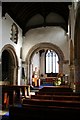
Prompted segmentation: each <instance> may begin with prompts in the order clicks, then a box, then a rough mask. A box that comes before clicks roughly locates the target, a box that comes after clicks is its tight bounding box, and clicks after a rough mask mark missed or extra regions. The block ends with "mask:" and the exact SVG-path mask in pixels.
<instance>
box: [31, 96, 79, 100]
mask: <svg viewBox="0 0 80 120" xmlns="http://www.w3.org/2000/svg"><path fill="white" fill-rule="evenodd" d="M31 99H48V100H70V101H80V96H78V95H63V96H62V95H31Z"/></svg>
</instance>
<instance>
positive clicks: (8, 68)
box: [2, 44, 18, 85]
mask: <svg viewBox="0 0 80 120" xmlns="http://www.w3.org/2000/svg"><path fill="white" fill-rule="evenodd" d="M17 80H18V59H17V56H16V53H15V49H14V47H13V46H12V45H10V44H8V45H5V46H4V47H3V48H2V82H3V84H7V85H8V84H10V85H17V83H18V81H17Z"/></svg>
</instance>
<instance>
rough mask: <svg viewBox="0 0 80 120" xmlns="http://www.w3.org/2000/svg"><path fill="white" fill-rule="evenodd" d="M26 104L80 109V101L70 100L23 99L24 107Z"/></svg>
mask: <svg viewBox="0 0 80 120" xmlns="http://www.w3.org/2000/svg"><path fill="white" fill-rule="evenodd" d="M24 104H31V105H43V106H62V107H78V108H80V101H70V100H44V99H23V101H22V105H24Z"/></svg>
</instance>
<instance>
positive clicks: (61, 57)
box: [25, 42, 64, 81]
mask: <svg viewBox="0 0 80 120" xmlns="http://www.w3.org/2000/svg"><path fill="white" fill-rule="evenodd" d="M42 49H45V50H46V49H51V50H54V51H55V52H56V53H57V55H58V57H59V64H60V72H63V63H64V54H63V52H62V51H61V49H60V48H59V47H58V46H56V45H54V44H52V43H45V42H43V43H38V44H36V45H34V46H33V47H32V48H31V49H30V50H29V52H28V54H27V57H26V60H25V62H26V63H25V64H26V71H27V73H26V76H27V77H28V80H29V81H30V65H31V58H32V56H33V55H34V53H35V52H38V51H39V50H42Z"/></svg>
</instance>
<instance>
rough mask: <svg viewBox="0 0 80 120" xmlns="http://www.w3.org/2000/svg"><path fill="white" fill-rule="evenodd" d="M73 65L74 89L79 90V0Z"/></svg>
mask: <svg viewBox="0 0 80 120" xmlns="http://www.w3.org/2000/svg"><path fill="white" fill-rule="evenodd" d="M74 65H75V85H76V91H80V2H79V3H78V6H77V12H76V21H75V31H74Z"/></svg>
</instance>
